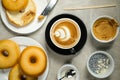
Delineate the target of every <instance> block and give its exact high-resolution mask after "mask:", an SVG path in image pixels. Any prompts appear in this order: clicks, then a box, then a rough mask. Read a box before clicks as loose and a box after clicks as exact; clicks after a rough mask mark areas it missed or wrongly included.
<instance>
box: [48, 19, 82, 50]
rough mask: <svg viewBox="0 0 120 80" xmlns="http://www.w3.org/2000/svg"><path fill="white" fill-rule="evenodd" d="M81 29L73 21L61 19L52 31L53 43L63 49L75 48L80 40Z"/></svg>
mask: <svg viewBox="0 0 120 80" xmlns="http://www.w3.org/2000/svg"><path fill="white" fill-rule="evenodd" d="M80 36H81V33H80V29H79V26H78V24H77V23H76V22H74V21H73V20H71V19H66V18H64V19H60V20H58V21H57V22H55V23H54V24H53V26H52V28H51V30H50V37H51V40H52V42H53V43H54V44H55V45H56V46H58V47H60V48H63V49H68V48H72V47H74V46H75V45H76V44H77V43H78V42H79V40H80Z"/></svg>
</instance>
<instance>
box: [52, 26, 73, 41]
mask: <svg viewBox="0 0 120 80" xmlns="http://www.w3.org/2000/svg"><path fill="white" fill-rule="evenodd" d="M54 36H55V37H56V38H59V40H60V41H67V40H69V39H70V37H71V34H70V30H69V29H68V28H67V27H66V26H63V27H61V29H58V30H56V31H55V34H54Z"/></svg>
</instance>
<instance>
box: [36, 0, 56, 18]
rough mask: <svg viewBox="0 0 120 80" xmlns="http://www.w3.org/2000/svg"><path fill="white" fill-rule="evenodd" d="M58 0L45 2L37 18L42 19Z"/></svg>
mask: <svg viewBox="0 0 120 80" xmlns="http://www.w3.org/2000/svg"><path fill="white" fill-rule="evenodd" d="M57 1H58V0H50V2H49V3H48V4H47V6H46V8H45V9H44V10H43V12H42V13H41V15H40V16H39V17H38V19H39V20H42V19H44V17H45V16H46V15H48V14H49V13H50V11H51V10H52V9H53V8H54V6H55V4H56V3H57Z"/></svg>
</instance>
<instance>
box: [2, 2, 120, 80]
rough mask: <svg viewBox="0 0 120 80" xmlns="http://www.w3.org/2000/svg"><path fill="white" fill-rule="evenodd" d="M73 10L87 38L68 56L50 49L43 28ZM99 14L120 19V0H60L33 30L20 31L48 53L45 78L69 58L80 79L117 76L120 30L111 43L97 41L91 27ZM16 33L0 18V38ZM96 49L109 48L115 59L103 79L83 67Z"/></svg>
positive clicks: (53, 79) (50, 79)
mask: <svg viewBox="0 0 120 80" xmlns="http://www.w3.org/2000/svg"><path fill="white" fill-rule="evenodd" d="M106 4H110V5H111V4H116V5H117V6H116V7H109V8H99V9H86V10H69V11H68V10H64V8H72V7H81V6H93V5H106ZM64 13H68V14H72V15H75V16H77V17H78V18H80V19H81V20H82V21H83V22H84V24H85V26H86V29H87V35H88V36H87V41H86V43H85V45H84V47H83V48H82V49H81V50H80V51H79V52H78V54H77V55H76V56H74V57H73V58H70V57H69V56H63V55H58V54H57V53H55V52H53V51H52V50H51V49H50V48H49V47H48V46H47V43H46V41H45V29H46V27H47V24H48V23H49V21H50V20H51V19H52V18H53V17H55V16H56V15H59V14H64ZM102 15H108V16H112V17H114V18H115V19H116V20H117V21H118V22H119V23H120V0H59V1H58V3H57V4H56V6H55V7H54V9H53V10H52V12H51V13H50V14H49V15H48V18H47V20H46V22H45V24H44V25H43V26H42V27H41V28H40V29H39V30H37V31H36V32H34V33H32V34H28V35H22V36H25V37H30V38H32V39H35V40H36V41H38V42H39V43H40V44H41V45H42V46H43V47H44V48H45V49H46V51H47V54H48V57H49V62H50V64H49V66H50V67H49V73H48V76H47V79H46V80H57V73H58V70H59V68H60V67H61V66H62V65H64V64H66V63H67V62H70V64H73V65H74V66H76V67H77V68H78V70H79V72H80V79H79V80H120V33H119V35H118V36H117V38H116V40H115V41H114V42H113V43H112V44H111V45H107V44H98V43H95V41H94V40H93V39H92V37H91V33H90V27H91V24H92V22H93V20H94V19H95V18H97V17H98V16H102ZM15 36H21V35H19V34H15V33H13V32H12V31H10V30H9V29H7V28H6V27H5V25H4V24H3V22H2V20H0V40H1V39H8V38H11V37H15ZM97 50H103V51H106V52H108V53H109V54H110V55H111V56H112V57H113V59H114V61H115V69H114V71H113V73H112V75H111V76H109V77H108V78H106V79H96V78H94V77H93V76H91V75H90V74H89V72H88V70H87V68H86V62H87V59H88V57H89V55H90V54H91V53H92V52H94V51H97Z"/></svg>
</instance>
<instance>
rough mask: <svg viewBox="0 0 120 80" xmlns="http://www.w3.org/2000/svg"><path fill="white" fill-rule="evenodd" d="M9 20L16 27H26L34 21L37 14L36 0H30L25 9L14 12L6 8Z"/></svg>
mask: <svg viewBox="0 0 120 80" xmlns="http://www.w3.org/2000/svg"><path fill="white" fill-rule="evenodd" d="M5 12H6V16H7V19H8V21H9V22H10V23H11V24H12V25H14V26H15V27H25V26H26V25H28V24H29V23H30V22H32V21H33V20H34V18H35V15H36V5H35V3H34V0H28V5H27V6H26V8H25V9H24V10H21V11H18V12H12V11H8V10H6V11H5Z"/></svg>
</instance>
